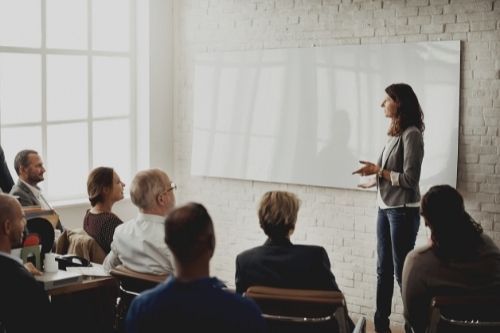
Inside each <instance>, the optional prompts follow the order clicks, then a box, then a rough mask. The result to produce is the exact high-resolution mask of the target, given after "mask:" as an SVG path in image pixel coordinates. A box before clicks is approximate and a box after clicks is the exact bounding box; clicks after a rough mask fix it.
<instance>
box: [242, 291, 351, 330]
mask: <svg viewBox="0 0 500 333" xmlns="http://www.w3.org/2000/svg"><path fill="white" fill-rule="evenodd" d="M244 296H245V297H249V298H251V299H253V300H254V301H255V302H256V303H257V305H258V306H259V307H260V309H261V311H262V316H263V317H264V318H265V319H266V321H267V323H268V326H269V329H270V332H341V333H347V332H350V329H349V324H348V314H347V308H346V303H345V299H344V295H343V294H342V293H341V292H336V291H323V290H301V289H284V288H273V287H264V286H252V287H250V288H248V290H247V291H246V292H245V294H244Z"/></svg>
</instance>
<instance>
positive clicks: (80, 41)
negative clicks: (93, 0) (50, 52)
mask: <svg viewBox="0 0 500 333" xmlns="http://www.w3.org/2000/svg"><path fill="white" fill-rule="evenodd" d="M46 3H47V47H50V48H64V49H86V48H87V1H86V0H46Z"/></svg>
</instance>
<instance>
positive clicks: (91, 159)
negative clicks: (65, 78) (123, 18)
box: [87, 0, 94, 170]
mask: <svg viewBox="0 0 500 333" xmlns="http://www.w3.org/2000/svg"><path fill="white" fill-rule="evenodd" d="M87 6H88V7H87V13H88V15H87V51H88V55H87V77H88V81H87V94H88V103H87V105H88V115H87V129H88V150H87V151H88V161H89V167H88V169H89V170H91V169H92V166H93V165H94V157H93V156H94V148H93V141H94V135H93V126H92V124H93V119H92V84H93V80H94V78H93V76H92V56H93V55H92V0H89V1H88V3H87Z"/></svg>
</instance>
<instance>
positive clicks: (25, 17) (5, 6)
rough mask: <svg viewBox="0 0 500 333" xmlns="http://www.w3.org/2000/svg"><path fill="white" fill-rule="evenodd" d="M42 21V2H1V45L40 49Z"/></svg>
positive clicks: (35, 0)
mask: <svg viewBox="0 0 500 333" xmlns="http://www.w3.org/2000/svg"><path fill="white" fill-rule="evenodd" d="M40 20H41V1H40V0H0V45H2V46H25V47H40V46H41V31H42V29H41V26H42V25H41V23H40V22H41V21H40Z"/></svg>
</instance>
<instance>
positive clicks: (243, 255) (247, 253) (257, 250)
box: [236, 245, 264, 260]
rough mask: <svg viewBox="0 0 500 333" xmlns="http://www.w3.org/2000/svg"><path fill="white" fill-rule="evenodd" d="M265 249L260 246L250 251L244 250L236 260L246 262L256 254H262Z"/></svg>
mask: <svg viewBox="0 0 500 333" xmlns="http://www.w3.org/2000/svg"><path fill="white" fill-rule="evenodd" d="M263 248H264V247H263V246H262V245H260V246H255V247H252V248H250V249H247V250H244V251H242V252H240V253H239V254H238V255H237V256H236V260H245V259H248V258H251V257H253V256H255V255H256V254H258V253H260V252H261V251H262V250H263Z"/></svg>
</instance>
